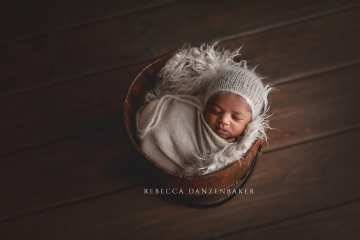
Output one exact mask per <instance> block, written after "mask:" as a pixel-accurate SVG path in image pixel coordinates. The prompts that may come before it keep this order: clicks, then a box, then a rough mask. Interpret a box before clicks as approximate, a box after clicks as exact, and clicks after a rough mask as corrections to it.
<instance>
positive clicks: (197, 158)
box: [137, 95, 255, 175]
mask: <svg viewBox="0 0 360 240" xmlns="http://www.w3.org/2000/svg"><path fill="white" fill-rule="evenodd" d="M137 127H138V135H139V137H140V140H141V141H140V142H141V144H140V146H141V149H142V151H143V152H144V153H145V154H146V155H147V156H148V157H149V158H151V159H152V160H153V161H155V162H156V163H157V164H158V165H159V166H160V167H162V168H164V169H166V170H168V171H170V172H173V173H175V174H176V175H202V174H207V173H210V172H212V171H215V170H217V169H219V168H221V167H224V166H226V165H227V164H229V163H231V162H233V161H235V160H240V158H241V157H242V156H243V154H244V153H245V152H246V151H247V150H248V149H249V148H250V146H251V144H252V143H253V141H254V140H255V139H253V140H252V141H251V142H248V143H247V144H245V145H244V144H239V142H235V143H229V142H227V141H226V140H225V139H223V138H221V137H219V136H218V135H217V134H216V133H215V132H214V131H213V130H212V129H211V128H210V126H209V125H208V124H207V123H206V121H205V119H204V116H203V113H202V109H201V105H200V104H199V101H198V99H197V98H196V97H193V96H175V95H165V96H163V97H162V98H160V99H156V100H153V101H151V102H150V103H148V104H147V105H146V106H145V107H144V108H143V109H140V110H139V112H138V114H137ZM234 150H236V151H237V154H235V155H234V154H232V153H235V152H234ZM236 157H238V158H237V159H236Z"/></svg>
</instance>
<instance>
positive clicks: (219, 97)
mask: <svg viewBox="0 0 360 240" xmlns="http://www.w3.org/2000/svg"><path fill="white" fill-rule="evenodd" d="M227 99H231V100H232V101H239V102H245V103H246V100H245V99H244V98H243V97H242V96H240V95H239V94H236V93H232V92H228V91H219V92H216V93H214V94H213V95H212V96H211V97H210V98H209V100H208V101H207V103H217V102H222V101H224V100H227Z"/></svg>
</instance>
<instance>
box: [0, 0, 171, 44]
mask: <svg viewBox="0 0 360 240" xmlns="http://www.w3.org/2000/svg"><path fill="white" fill-rule="evenodd" d="M174 2H176V0H167V1H166V2H164V3H157V4H151V5H149V6H146V7H137V8H133V9H131V10H122V11H121V10H119V11H117V12H115V13H113V14H110V15H105V16H102V17H95V18H93V19H91V20H87V21H83V22H80V23H76V24H75V23H73V24H68V25H63V26H57V27H55V29H54V30H52V31H51V30H43V31H39V32H36V33H29V34H24V35H23V36H19V37H15V39H12V40H6V41H3V42H1V43H0V46H1V47H4V46H6V47H9V46H11V45H15V44H16V43H17V42H21V41H27V40H31V39H34V38H41V37H43V36H47V35H48V34H50V33H54V32H61V31H65V30H71V29H74V28H79V27H83V26H87V25H90V24H94V23H100V22H105V21H109V20H111V19H113V18H117V17H126V16H128V15H132V14H135V13H141V12H145V11H150V10H153V9H158V8H162V7H167V6H168V5H171V4H173V3H174Z"/></svg>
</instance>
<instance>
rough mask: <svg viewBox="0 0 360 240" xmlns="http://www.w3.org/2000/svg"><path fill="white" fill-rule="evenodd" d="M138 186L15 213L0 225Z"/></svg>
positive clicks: (4, 219) (2, 220)
mask: <svg viewBox="0 0 360 240" xmlns="http://www.w3.org/2000/svg"><path fill="white" fill-rule="evenodd" d="M139 185H140V184H134V185H130V186H126V187H122V188H119V189H117V190H115V191H109V192H103V193H95V194H92V195H88V196H86V197H80V198H78V199H71V200H67V201H63V202H59V203H54V204H51V205H48V206H45V207H39V208H34V209H29V210H25V211H23V212H19V213H16V214H14V215H12V216H7V217H3V218H1V219H0V224H1V223H5V222H12V221H16V220H18V219H22V218H25V217H28V216H31V215H36V214H42V213H44V212H47V211H49V210H53V209H58V208H63V207H66V206H72V205H76V204H78V203H83V202H87V201H92V200H96V199H98V198H102V197H107V196H110V195H114V194H116V193H119V192H123V191H126V190H130V189H132V188H134V187H136V186H139Z"/></svg>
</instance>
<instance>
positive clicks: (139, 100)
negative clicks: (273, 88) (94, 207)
mask: <svg viewBox="0 0 360 240" xmlns="http://www.w3.org/2000/svg"><path fill="white" fill-rule="evenodd" d="M173 54H174V52H173V51H172V52H169V53H168V54H165V55H163V56H162V57H160V58H158V59H157V60H155V61H154V62H153V63H151V64H149V65H148V66H147V67H145V68H144V69H143V70H142V71H141V72H140V73H139V74H138V75H137V76H136V78H135V79H134V81H133V82H132V84H131V86H130V88H129V90H128V92H127V95H126V97H125V100H124V121H125V127H126V130H127V133H128V135H129V137H130V139H131V141H132V143H133V145H134V146H135V148H136V150H137V151H138V152H139V153H140V154H141V155H142V156H143V157H144V159H145V160H146V161H149V162H150V163H151V165H152V166H153V169H154V171H155V172H156V176H157V177H156V180H155V179H153V181H154V183H155V184H156V186H157V188H156V189H152V190H154V191H155V193H154V192H153V193H154V194H159V195H161V196H162V197H165V198H166V199H171V200H174V199H175V200H180V201H182V202H184V203H186V204H190V205H192V206H198V207H207V206H215V205H219V204H222V203H224V202H225V201H227V200H229V199H231V198H232V197H233V196H235V195H236V194H239V193H240V192H241V188H242V187H243V186H244V184H245V182H246V181H247V179H248V178H249V176H250V175H251V173H252V171H253V169H254V167H255V163H256V160H257V159H258V158H259V156H260V155H261V147H262V144H263V142H262V141H261V140H258V141H256V142H255V143H254V144H253V146H252V147H251V148H250V149H249V151H248V152H247V153H246V156H245V157H244V159H243V160H241V164H240V161H235V162H233V163H232V164H230V165H228V166H226V167H225V168H223V169H220V170H218V171H215V172H212V173H210V174H206V175H202V176H193V177H190V176H177V175H174V174H173V173H171V172H168V171H167V170H165V169H163V168H161V167H160V166H159V165H158V164H157V163H156V162H155V161H154V160H152V159H150V158H149V157H148V156H146V154H145V153H144V152H142V150H141V149H140V146H139V139H138V137H137V135H136V123H135V116H136V111H137V110H138V109H139V107H140V106H141V105H142V104H143V102H144V96H145V93H146V91H147V90H149V89H151V88H153V87H154V85H155V82H156V81H157V73H158V72H159V71H160V69H161V68H162V67H163V66H164V64H165V63H166V61H167V60H168V59H169V58H170V57H171V56H172V55H173ZM239 190H240V191H239ZM156 192H157V193H156Z"/></svg>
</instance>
